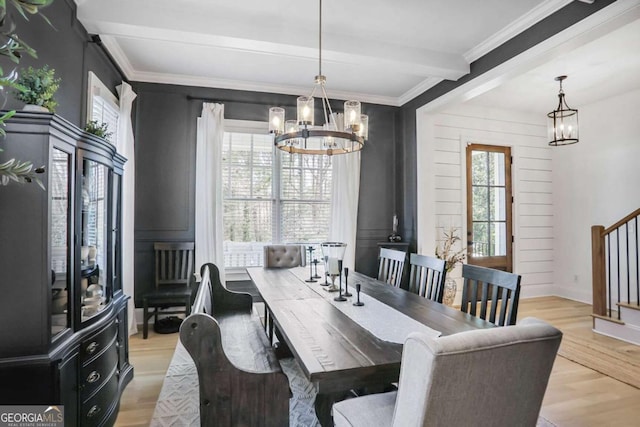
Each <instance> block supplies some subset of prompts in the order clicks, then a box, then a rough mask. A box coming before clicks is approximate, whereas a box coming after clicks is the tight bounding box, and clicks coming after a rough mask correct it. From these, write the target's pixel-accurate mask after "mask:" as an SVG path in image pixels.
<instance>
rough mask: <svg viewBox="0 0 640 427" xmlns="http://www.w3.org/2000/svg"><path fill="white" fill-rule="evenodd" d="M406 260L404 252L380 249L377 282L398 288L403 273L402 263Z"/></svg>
mask: <svg viewBox="0 0 640 427" xmlns="http://www.w3.org/2000/svg"><path fill="white" fill-rule="evenodd" d="M406 258H407V254H406V252H402V251H396V250H395V249H388V248H380V265H379V267H378V280H380V281H382V282H386V283H388V284H390V285H393V286H395V287H396V288H399V287H400V284H401V283H402V272H403V271H404V261H405V259H406Z"/></svg>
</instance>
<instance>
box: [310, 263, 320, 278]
mask: <svg viewBox="0 0 640 427" xmlns="http://www.w3.org/2000/svg"><path fill="white" fill-rule="evenodd" d="M312 277H313V278H314V279H320V278H321V277H320V275H319V274H318V258H314V259H313V276H312Z"/></svg>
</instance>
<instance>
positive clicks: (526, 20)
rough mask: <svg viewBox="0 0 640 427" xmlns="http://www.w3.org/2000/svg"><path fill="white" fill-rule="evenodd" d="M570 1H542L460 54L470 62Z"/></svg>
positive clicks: (570, 0)
mask: <svg viewBox="0 0 640 427" xmlns="http://www.w3.org/2000/svg"><path fill="white" fill-rule="evenodd" d="M572 1H573V0H546V1H544V2H543V3H540V4H539V5H538V6H536V7H534V8H533V9H531V10H530V11H529V12H527V13H525V14H524V15H522V16H521V17H520V18H518V19H517V20H515V21H513V22H512V23H510V24H509V25H507V26H506V27H504V28H503V29H502V30H500V31H498V32H497V33H495V34H493V35H492V36H491V37H489V38H487V39H486V40H484V41H482V42H481V43H479V44H477V45H476V46H474V47H473V48H471V49H470V50H468V51H467V52H465V53H464V54H463V55H462V56H463V57H464V59H465V60H466V61H467V62H468V63H472V62H473V61H475V60H476V59H478V58H480V57H482V56H484V55H486V54H487V53H489V52H491V51H492V50H493V49H495V48H497V47H498V46H500V45H502V44H503V43H505V42H507V41H509V40H510V39H512V38H514V37H515V36H517V35H518V34H520V33H521V32H523V31H524V30H526V29H527V28H529V27H531V26H533V25H535V24H537V23H538V22H540V21H542V20H543V19H544V18H546V17H547V16H549V15H551V14H553V13H554V12H556V11H558V10H560V9H562V8H563V7H565V6H566V5H568V4H569V3H571V2H572Z"/></svg>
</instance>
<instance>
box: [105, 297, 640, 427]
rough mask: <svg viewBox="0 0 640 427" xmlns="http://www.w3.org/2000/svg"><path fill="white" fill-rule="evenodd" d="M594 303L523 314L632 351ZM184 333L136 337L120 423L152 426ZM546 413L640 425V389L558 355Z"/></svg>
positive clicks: (544, 301)
mask: <svg viewBox="0 0 640 427" xmlns="http://www.w3.org/2000/svg"><path fill="white" fill-rule="evenodd" d="M590 313H591V306H589V305H587V304H582V303H579V302H574V301H570V300H566V299H563V298H558V297H543V298H532V299H526V300H521V301H520V307H519V313H518V318H519V319H522V318H524V317H527V316H534V317H538V318H541V319H544V320H546V321H548V322H550V323H551V324H553V325H554V326H556V327H558V328H559V329H561V330H562V331H564V332H565V333H567V332H569V331H570V332H571V333H578V334H581V335H582V336H583V337H588V338H590V339H593V340H598V341H602V340H603V339H605V340H608V341H606V342H607V345H608V346H609V347H610V348H611V349H614V350H616V351H621V352H629V351H637V347H636V346H631V347H633V348H632V349H631V350H630V344H627V343H624V342H622V341H618V340H615V339H610V338H606V337H602V336H599V335H597V334H595V333H593V332H592V331H591V316H590ZM177 340H178V334H170V335H158V334H155V333H153V332H150V333H149V339H147V340H143V339H142V334H141V333H139V334H137V335H134V336H132V337H131V338H130V341H129V346H130V352H129V358H130V361H131V364H132V365H133V366H134V369H135V372H134V378H133V380H132V381H131V383H129V385H128V386H127V388H126V389H125V391H124V394H123V395H122V399H121V404H120V414H119V416H118V420H117V421H116V426H122V427H124V426H148V425H149V422H150V420H151V417H152V415H153V410H154V407H155V403H156V400H157V398H158V395H159V393H160V388H161V387H162V381H163V379H164V375H165V372H166V370H167V367H168V366H169V362H170V361H171V356H172V355H173V351H174V349H175V346H176V342H177ZM540 415H542V416H543V417H545V418H546V419H547V420H549V421H551V422H552V423H554V424H556V425H557V426H560V427H565V426H567V427H571V426H576V427H577V426H579V427H589V426H598V427H600V426H609V425H611V426H616V427H624V426H638V425H640V390H639V389H637V388H634V387H632V386H629V385H627V384H625V383H622V382H620V381H616V380H614V379H611V378H609V377H607V376H605V375H602V374H600V373H598V372H596V371H593V370H591V369H588V368H585V367H584V366H581V365H578V364H576V363H573V362H571V361H569V360H567V359H564V358H562V357H557V358H556V362H555V364H554V367H553V372H552V373H551V378H550V380H549V386H548V387H547V393H546V395H545V398H544V402H543V404H542V410H541V412H540Z"/></svg>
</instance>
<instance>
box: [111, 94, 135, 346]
mask: <svg viewBox="0 0 640 427" xmlns="http://www.w3.org/2000/svg"><path fill="white" fill-rule="evenodd" d="M116 89H117V90H118V95H119V97H120V111H119V115H118V138H117V140H116V141H117V146H116V149H117V150H118V152H119V153H120V154H122V155H123V156H124V157H126V159H127V162H126V163H125V164H124V175H123V177H122V290H123V292H124V294H125V295H129V296H131V297H132V298H131V299H130V300H129V303H128V304H127V316H128V319H129V325H128V329H129V335H132V334H135V333H136V332H138V326H137V324H136V317H135V314H134V308H135V307H134V303H133V296H134V285H133V283H134V257H135V250H134V224H135V188H136V161H135V146H134V140H133V126H132V123H131V105H132V104H133V100H134V99H136V94H135V92H133V89H131V86H130V85H129V84H128V83H125V82H122V84H121V85H120V86H118V87H117V88H116Z"/></svg>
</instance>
